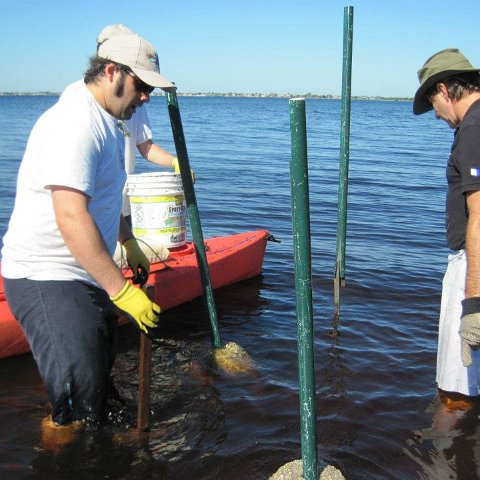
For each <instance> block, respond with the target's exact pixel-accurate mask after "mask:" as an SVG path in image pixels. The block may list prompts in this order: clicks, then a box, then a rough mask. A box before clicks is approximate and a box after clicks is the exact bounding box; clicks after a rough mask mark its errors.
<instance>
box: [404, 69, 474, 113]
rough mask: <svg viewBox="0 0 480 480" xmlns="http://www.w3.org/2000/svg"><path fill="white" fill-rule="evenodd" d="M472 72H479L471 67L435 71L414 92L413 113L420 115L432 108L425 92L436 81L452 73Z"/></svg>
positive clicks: (450, 75)
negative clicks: (435, 72) (434, 73)
mask: <svg viewBox="0 0 480 480" xmlns="http://www.w3.org/2000/svg"><path fill="white" fill-rule="evenodd" d="M473 72H480V69H479V68H472V69H469V70H445V71H443V72H440V73H437V74H436V75H432V76H431V77H430V78H428V79H427V80H426V81H425V82H424V83H422V85H420V87H418V90H417V91H416V92H415V97H414V99H413V113H414V114H415V115H421V114H422V113H426V112H428V111H430V110H432V108H433V107H432V106H431V105H430V102H429V101H428V100H427V99H426V98H425V93H427V90H428V89H429V88H430V87H432V86H433V85H435V84H436V83H438V82H440V81H442V80H444V79H446V78H449V77H452V76H453V75H458V74H461V73H473Z"/></svg>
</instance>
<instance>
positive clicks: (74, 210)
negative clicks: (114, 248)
mask: <svg viewBox="0 0 480 480" xmlns="http://www.w3.org/2000/svg"><path fill="white" fill-rule="evenodd" d="M52 198H53V204H54V209H55V216H56V220H57V225H58V228H59V230H60V232H61V234H62V237H63V240H64V241H65V244H66V245H67V247H68V248H69V250H70V252H71V253H72V255H73V256H74V257H75V259H76V260H77V262H78V263H79V264H80V265H81V266H82V267H83V268H84V269H85V271H86V272H87V273H88V274H89V275H90V276H91V277H92V278H93V279H94V280H95V281H96V282H97V283H98V284H99V285H100V286H101V287H102V288H103V289H104V290H105V291H106V292H107V293H108V295H109V296H114V295H116V294H117V293H118V292H119V291H120V290H121V289H122V288H123V287H124V285H125V278H124V276H123V274H122V272H121V271H120V269H119V268H118V267H117V265H116V264H115V262H114V261H113V259H112V257H111V255H110V252H109V251H108V249H107V247H106V245H105V242H104V241H103V238H102V236H101V234H100V231H99V230H98V227H97V225H96V223H95V221H94V220H93V218H92V217H91V215H90V213H89V212H88V210H87V208H86V205H87V203H88V202H86V201H85V199H84V198H82V196H81V195H80V194H78V193H75V192H71V191H65V190H56V191H54V192H53V193H52Z"/></svg>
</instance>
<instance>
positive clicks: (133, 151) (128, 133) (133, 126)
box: [122, 104, 152, 215]
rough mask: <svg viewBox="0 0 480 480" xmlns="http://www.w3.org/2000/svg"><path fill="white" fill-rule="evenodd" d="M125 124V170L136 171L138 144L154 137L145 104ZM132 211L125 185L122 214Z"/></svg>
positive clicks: (128, 213)
mask: <svg viewBox="0 0 480 480" xmlns="http://www.w3.org/2000/svg"><path fill="white" fill-rule="evenodd" d="M123 124H124V126H123V127H124V130H125V171H126V172H127V173H135V157H136V155H137V145H140V144H141V143H143V142H146V141H147V140H151V139H152V130H151V129H150V120H149V118H148V115H147V109H146V108H145V105H143V104H142V106H141V107H139V108H137V109H136V110H135V113H134V114H133V116H132V118H131V119H130V120H124V121H123ZM130 213H131V211H130V200H129V198H128V195H127V189H126V187H125V188H124V190H123V201H122V214H123V215H130Z"/></svg>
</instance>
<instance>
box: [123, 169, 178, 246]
mask: <svg viewBox="0 0 480 480" xmlns="http://www.w3.org/2000/svg"><path fill="white" fill-rule="evenodd" d="M127 194H128V196H129V198H130V207H131V211H132V230H133V234H134V235H135V237H136V238H138V239H140V240H142V241H143V242H145V243H147V244H148V245H150V246H151V247H152V248H153V249H155V248H157V247H159V246H164V247H167V248H172V247H181V246H182V245H185V242H186V227H185V210H186V204H185V195H184V193H183V187H182V180H181V177H180V175H179V174H175V173H167V172H158V173H139V174H132V175H128V177H127Z"/></svg>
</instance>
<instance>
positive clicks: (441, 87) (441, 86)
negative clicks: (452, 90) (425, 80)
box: [437, 82, 450, 100]
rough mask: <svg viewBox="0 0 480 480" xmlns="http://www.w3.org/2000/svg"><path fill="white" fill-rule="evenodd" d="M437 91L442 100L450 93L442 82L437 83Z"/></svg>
mask: <svg viewBox="0 0 480 480" xmlns="http://www.w3.org/2000/svg"><path fill="white" fill-rule="evenodd" d="M437 91H438V92H440V93H441V94H442V96H443V98H444V100H448V99H449V98H450V95H449V93H448V89H447V86H446V85H445V84H444V83H441V82H440V83H439V84H438V85H437Z"/></svg>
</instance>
